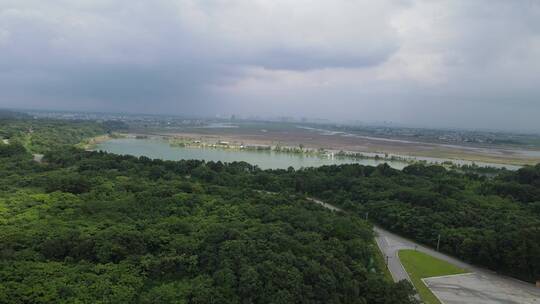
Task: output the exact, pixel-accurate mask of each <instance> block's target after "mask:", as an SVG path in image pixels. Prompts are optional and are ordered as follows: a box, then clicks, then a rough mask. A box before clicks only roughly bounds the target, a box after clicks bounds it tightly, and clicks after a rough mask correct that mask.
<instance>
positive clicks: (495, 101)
mask: <svg viewBox="0 0 540 304" xmlns="http://www.w3.org/2000/svg"><path fill="white" fill-rule="evenodd" d="M0 12H1V14H0V53H1V54H2V56H0V67H1V69H0V107H8V108H29V109H47V108H60V109H70V110H72V111H98V112H101V111H103V112H130V113H141V112H142V113H148V114H151V113H152V114H159V113H165V114H175V115H182V114H183V113H189V115H201V116H212V115H215V114H216V113H224V114H229V115H230V114H233V113H234V114H236V115H242V116H262V115H264V116H271V117H280V116H294V117H323V118H325V119H328V120H331V121H339V122H350V121H365V122H368V123H377V122H379V123H380V122H392V125H399V126H417V127H422V128H435V129H437V128H462V129H468V130H500V131H511V132H535V133H538V132H540V119H538V117H540V86H539V85H538V75H540V1H530V0H517V1H493V0H478V1H467V0H441V1H425V0H380V1H370V0H358V1H350V0H334V1H287V0H272V1H270V0H260V1H250V0H229V1H220V0H208V1H192V0H187V1H174V0H160V1H151V2H144V1H143V2H137V3H132V2H130V1H120V0H100V1H83V0H73V1H36V0H18V1H7V2H6V1H3V2H1V3H0Z"/></svg>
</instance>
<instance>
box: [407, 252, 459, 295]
mask: <svg viewBox="0 0 540 304" xmlns="http://www.w3.org/2000/svg"><path fill="white" fill-rule="evenodd" d="M398 255H399V260H400V261H401V263H402V264H403V267H404V268H405V270H406V271H407V273H408V274H409V277H410V278H411V281H412V282H413V284H414V288H415V289H416V290H417V291H418V294H419V295H420V297H421V298H422V301H423V302H424V303H425V304H440V303H441V302H440V301H439V300H438V299H437V297H435V295H433V293H432V292H431V290H429V288H428V287H427V286H426V284H424V282H423V281H422V279H425V278H430V277H438V276H446V275H455V274H462V273H466V272H467V271H466V270H465V269H461V268H459V267H456V266H454V265H452V264H450V263H448V262H445V261H443V260H440V259H437V258H434V257H432V256H430V255H428V254H425V253H423V252H419V251H416V250H409V249H405V250H400V251H399V252H398Z"/></svg>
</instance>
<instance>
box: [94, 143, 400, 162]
mask: <svg viewBox="0 0 540 304" xmlns="http://www.w3.org/2000/svg"><path fill="white" fill-rule="evenodd" d="M95 150H102V151H106V152H110V153H115V154H128V155H134V156H147V157H149V158H160V159H165V160H181V159H199V160H205V161H222V162H234V161H245V162H247V163H250V164H252V165H257V166H259V167H260V168H261V169H286V168H288V167H293V168H295V169H299V168H302V167H319V166H323V165H340V164H350V163H358V164H362V165H368V166H377V165H379V164H382V163H385V162H386V163H388V165H390V166H391V167H392V168H395V169H403V168H404V167H406V166H407V165H409V164H408V163H406V162H401V161H384V160H374V159H359V160H355V159H341V158H330V157H318V156H312V155H302V154H293V153H280V152H274V151H238V150H227V149H219V148H183V147H173V146H170V145H169V143H168V142H167V141H166V140H162V139H135V138H121V139H111V140H108V141H106V142H103V143H100V144H98V145H97V146H96V148H95Z"/></svg>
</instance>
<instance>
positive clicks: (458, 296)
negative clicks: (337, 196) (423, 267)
mask: <svg viewBox="0 0 540 304" xmlns="http://www.w3.org/2000/svg"><path fill="white" fill-rule="evenodd" d="M308 199H309V200H310V201H312V202H314V203H317V204H319V205H321V206H323V207H325V208H328V209H330V210H333V211H336V212H344V211H343V210H342V209H340V208H338V207H336V206H333V205H330V204H328V203H325V202H323V201H321V200H318V199H315V198H308ZM374 232H375V241H376V242H377V245H378V246H379V248H380V250H381V252H382V254H383V256H385V258H386V257H387V263H388V270H389V271H390V273H391V274H392V278H393V279H394V281H396V282H398V281H401V280H408V281H410V278H409V275H408V274H407V272H406V271H405V269H404V268H403V266H402V264H401V262H400V260H399V257H398V255H397V253H398V251H399V250H402V249H416V250H418V251H420V252H424V253H427V254H429V255H431V256H433V257H436V258H438V259H441V260H443V261H447V262H449V263H451V264H454V265H456V266H458V267H461V268H464V269H467V270H469V271H470V272H471V273H470V274H465V275H461V276H446V277H438V278H430V279H426V280H425V282H426V285H428V286H429V287H430V288H431V289H432V291H433V292H434V293H435V295H436V296H437V297H439V299H440V300H441V302H442V303H446V304H454V303H469V304H473V303H479V304H496V303H532V304H536V303H540V288H536V287H535V286H534V285H533V284H529V283H525V282H522V281H519V280H516V279H512V278H510V277H506V276H503V275H499V274H497V273H495V272H492V271H490V270H486V269H484V268H480V267H476V266H473V265H470V264H468V263H465V262H463V261H461V260H458V259H456V258H454V257H451V256H448V255H446V254H442V253H440V252H437V251H435V250H433V249H431V248H428V247H426V246H423V245H420V244H417V243H415V242H413V241H411V240H409V239H407V238H404V237H401V236H399V235H396V234H394V233H391V232H389V231H387V230H385V229H383V228H381V227H378V226H374Z"/></svg>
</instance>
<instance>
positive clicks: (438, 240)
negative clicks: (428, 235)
mask: <svg viewBox="0 0 540 304" xmlns="http://www.w3.org/2000/svg"><path fill="white" fill-rule="evenodd" d="M440 245H441V234H440V233H439V237H438V238H437V251H439V246H440Z"/></svg>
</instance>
